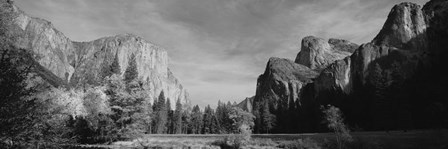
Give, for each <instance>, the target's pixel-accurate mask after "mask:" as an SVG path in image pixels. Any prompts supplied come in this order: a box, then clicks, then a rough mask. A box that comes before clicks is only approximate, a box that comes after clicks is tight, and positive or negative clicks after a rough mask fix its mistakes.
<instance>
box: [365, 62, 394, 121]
mask: <svg viewBox="0 0 448 149" xmlns="http://www.w3.org/2000/svg"><path fill="white" fill-rule="evenodd" d="M387 77H388V76H386V73H384V71H383V69H382V68H381V66H380V65H379V64H378V63H376V64H375V66H374V68H373V71H372V73H371V74H370V76H369V80H370V85H371V88H372V94H371V97H372V100H371V102H372V104H371V110H370V112H371V115H372V118H373V122H374V123H373V125H374V128H375V129H389V128H388V125H390V124H388V117H389V111H388V110H389V109H388V106H390V105H389V104H388V102H389V101H388V99H387V97H386V94H385V93H386V88H387Z"/></svg>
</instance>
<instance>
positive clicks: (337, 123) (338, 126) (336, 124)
mask: <svg viewBox="0 0 448 149" xmlns="http://www.w3.org/2000/svg"><path fill="white" fill-rule="evenodd" d="M321 109H322V110H323V113H324V115H325V117H324V118H325V120H324V122H325V123H326V124H327V126H328V128H329V129H330V130H332V131H333V132H334V133H335V134H336V143H337V145H338V148H339V149H342V148H344V146H345V144H346V143H349V142H352V141H353V138H352V136H351V135H350V130H349V129H348V128H347V126H346V125H345V124H344V119H343V118H342V112H341V110H339V108H337V107H334V106H330V105H328V106H327V107H326V108H324V107H321Z"/></svg>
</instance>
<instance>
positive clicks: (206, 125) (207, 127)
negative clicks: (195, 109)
mask: <svg viewBox="0 0 448 149" xmlns="http://www.w3.org/2000/svg"><path fill="white" fill-rule="evenodd" d="M202 121H203V126H202V133H203V134H210V133H212V129H213V128H212V123H213V110H212V108H211V107H210V105H208V106H207V107H205V109H204V116H203V118H202Z"/></svg>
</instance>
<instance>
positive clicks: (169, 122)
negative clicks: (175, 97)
mask: <svg viewBox="0 0 448 149" xmlns="http://www.w3.org/2000/svg"><path fill="white" fill-rule="evenodd" d="M165 106H166V109H167V122H166V128H165V133H167V134H172V133H173V126H174V124H173V111H172V110H171V101H170V99H169V98H168V99H167V100H166V104H165Z"/></svg>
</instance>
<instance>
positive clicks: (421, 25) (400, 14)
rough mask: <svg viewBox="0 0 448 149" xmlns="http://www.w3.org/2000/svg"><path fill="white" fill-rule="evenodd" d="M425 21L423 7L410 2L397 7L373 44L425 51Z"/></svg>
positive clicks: (393, 9)
mask: <svg viewBox="0 0 448 149" xmlns="http://www.w3.org/2000/svg"><path fill="white" fill-rule="evenodd" d="M425 21H426V19H425V15H424V13H423V11H422V9H421V6H419V5H417V4H414V3H409V2H404V3H401V4H398V5H395V6H394V7H393V8H392V10H391V12H390V13H389V15H388V17H387V20H386V22H385V24H384V26H383V28H382V29H381V31H380V32H379V34H378V35H377V36H376V37H375V38H374V39H373V41H372V42H373V43H375V44H376V45H386V46H390V47H395V48H398V49H404V50H419V49H420V50H422V49H425V48H426V46H427V45H426V44H425V43H426V40H427V37H426V29H427V25H426V22H425Z"/></svg>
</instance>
